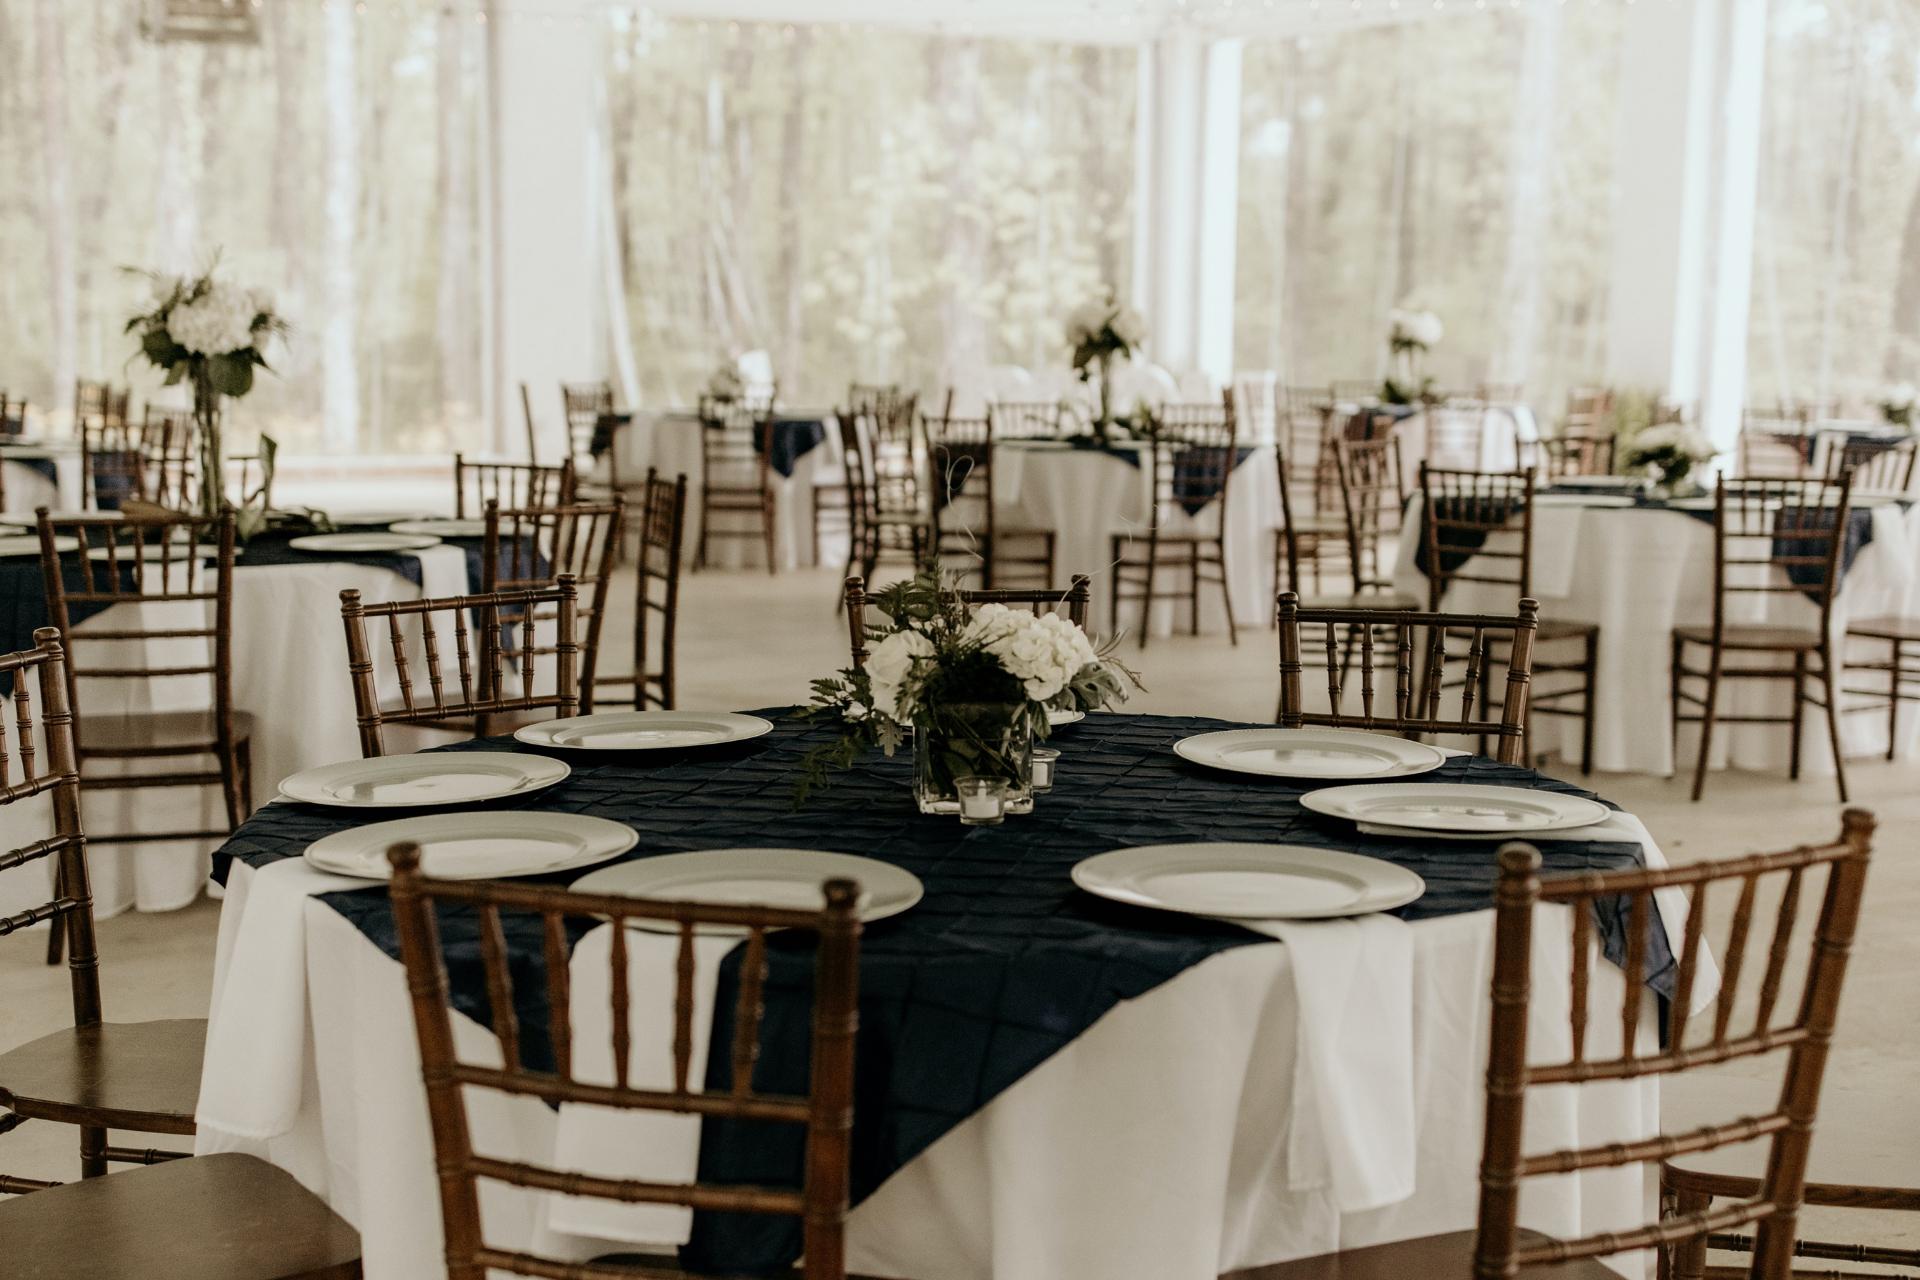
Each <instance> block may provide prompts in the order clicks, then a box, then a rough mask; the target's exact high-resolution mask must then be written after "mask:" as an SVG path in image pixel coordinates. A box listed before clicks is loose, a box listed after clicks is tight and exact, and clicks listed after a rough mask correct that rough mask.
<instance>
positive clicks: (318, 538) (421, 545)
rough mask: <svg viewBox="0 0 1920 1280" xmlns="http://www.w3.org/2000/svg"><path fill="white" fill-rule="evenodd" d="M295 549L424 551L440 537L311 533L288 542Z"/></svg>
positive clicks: (436, 544) (436, 543)
mask: <svg viewBox="0 0 1920 1280" xmlns="http://www.w3.org/2000/svg"><path fill="white" fill-rule="evenodd" d="M287 545H288V546H290V547H292V548H293V549H294V550H295V551H424V550H426V549H427V548H428V547H437V546H439V545H440V539H438V538H430V537H425V536H422V535H420V534H417V533H310V534H307V535H306V536H305V537H303V538H295V539H293V540H292V541H291V542H289V543H287Z"/></svg>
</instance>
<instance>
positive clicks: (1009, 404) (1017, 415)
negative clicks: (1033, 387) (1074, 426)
mask: <svg viewBox="0 0 1920 1280" xmlns="http://www.w3.org/2000/svg"><path fill="white" fill-rule="evenodd" d="M987 412H988V414H989V415H990V416H991V417H992V418H993V421H994V423H995V429H996V432H997V434H998V435H999V437H1000V438H1001V439H1002V440H1058V439H1059V438H1060V437H1061V436H1063V435H1065V434H1066V426H1067V404H1066V401H1064V400H1054V401H1051V402H1041V401H1023V400H996V401H995V402H994V403H992V404H991V405H989V406H988V407H987Z"/></svg>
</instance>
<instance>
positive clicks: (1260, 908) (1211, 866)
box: [1073, 844, 1427, 920]
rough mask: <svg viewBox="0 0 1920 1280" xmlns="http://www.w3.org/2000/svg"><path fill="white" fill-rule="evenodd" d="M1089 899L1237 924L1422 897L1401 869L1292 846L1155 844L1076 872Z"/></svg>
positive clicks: (1370, 908) (1329, 914)
mask: <svg viewBox="0 0 1920 1280" xmlns="http://www.w3.org/2000/svg"><path fill="white" fill-rule="evenodd" d="M1073 882H1074V883H1075V884H1076V885H1078V886H1080V887H1081V888H1082V889H1085V890H1086V891H1087V892H1088V893H1093V894H1098V895H1099V896H1100V897H1103V898H1111V899H1113V900H1114V901H1115V902H1125V903H1129V904H1131V905H1133V906H1136V907H1154V908H1157V909H1159V910H1162V911H1178V912H1180V913H1182V914H1184V915H1196V916H1225V917H1228V918H1230V919H1240V920H1326V919H1332V918H1334V917H1337V916H1357V915H1368V914H1371V913H1373V912H1375V911H1388V910H1391V909H1392V908H1394V907H1399V906H1404V905H1406V904H1407V903H1409V902H1412V901H1413V900H1414V899H1415V898H1418V897H1419V896H1420V895H1421V894H1423V893H1425V892H1426V891H1427V884H1426V881H1424V880H1422V879H1421V878H1420V877H1419V876H1417V875H1415V874H1414V873H1413V872H1411V871H1409V870H1407V869H1406V868H1405V867H1399V866H1395V865H1394V864H1393V863H1391V862H1383V861H1381V860H1380V859H1378V858H1365V857H1361V856H1360V855H1359V854H1354V853H1341V852H1339V851H1338V850H1334V849H1316V848H1313V847H1312V846H1309V845H1297V844H1155V845H1143V846H1141V847H1139V848H1134V849H1115V850H1113V851H1112V852H1110V853H1102V854H1097V855H1095V856H1094V857H1091V858H1088V859H1087V860H1086V861H1084V862H1082V863H1080V864H1079V865H1078V866H1076V867H1074V869H1073Z"/></svg>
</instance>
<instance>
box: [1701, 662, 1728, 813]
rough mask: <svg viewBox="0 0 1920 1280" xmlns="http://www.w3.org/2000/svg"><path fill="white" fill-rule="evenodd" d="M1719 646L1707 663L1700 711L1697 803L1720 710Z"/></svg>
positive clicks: (1704, 779) (1703, 783)
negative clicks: (1704, 701) (1705, 681)
mask: <svg viewBox="0 0 1920 1280" xmlns="http://www.w3.org/2000/svg"><path fill="white" fill-rule="evenodd" d="M1724 656H1725V655H1724V654H1722V652H1721V650H1720V646H1719V645H1715V646H1714V647H1713V656H1712V657H1711V658H1710V659H1709V660H1708V662H1707V702H1706V705H1705V706H1704V707H1702V708H1701V709H1700V760H1699V763H1697V764H1696V765H1694V768H1693V798H1694V800H1695V801H1696V802H1698V801H1699V799H1700V797H1701V795H1703V794H1704V793H1705V791H1706V789H1707V757H1708V756H1709V755H1711V754H1712V752H1713V719H1714V716H1715V714H1716V713H1717V712H1718V711H1719V709H1720V664H1721V662H1722V660H1723V658H1724Z"/></svg>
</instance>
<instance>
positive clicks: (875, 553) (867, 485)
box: [839, 412, 933, 578]
mask: <svg viewBox="0 0 1920 1280" xmlns="http://www.w3.org/2000/svg"><path fill="white" fill-rule="evenodd" d="M839 420H840V452H841V454H842V456H843V457H844V459H845V461H846V468H847V510H848V511H849V512H850V513H851V514H852V517H853V518H852V521H851V525H852V537H851V538H850V539H849V541H848V544H847V572H848V573H850V574H851V573H852V572H854V571H855V570H856V569H857V570H859V572H860V576H861V577H864V578H871V577H872V576H873V572H874V570H875V569H876V568H878V567H879V566H880V565H882V564H885V563H896V564H903V565H906V566H909V567H911V568H913V569H916V570H917V569H919V568H920V567H921V566H922V565H924V564H925V563H926V562H927V560H928V559H929V558H930V557H931V556H932V555H933V514H932V510H931V504H927V505H926V506H922V505H921V504H920V502H919V492H918V487H917V486H914V487H911V488H909V487H905V486H900V485H893V484H889V483H887V481H886V479H885V478H884V477H883V476H881V475H880V474H879V473H878V471H877V460H876V458H877V454H876V449H875V446H874V440H873V431H872V425H871V423H870V422H869V420H868V419H866V418H863V417H859V416H857V415H855V414H853V413H851V412H848V413H842V414H840V415H839Z"/></svg>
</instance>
